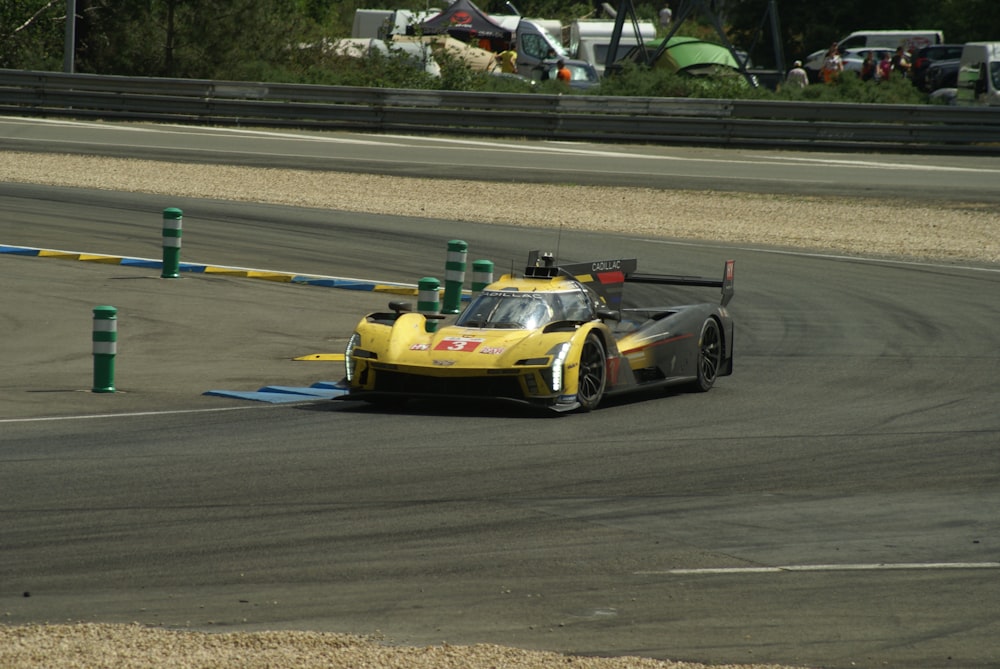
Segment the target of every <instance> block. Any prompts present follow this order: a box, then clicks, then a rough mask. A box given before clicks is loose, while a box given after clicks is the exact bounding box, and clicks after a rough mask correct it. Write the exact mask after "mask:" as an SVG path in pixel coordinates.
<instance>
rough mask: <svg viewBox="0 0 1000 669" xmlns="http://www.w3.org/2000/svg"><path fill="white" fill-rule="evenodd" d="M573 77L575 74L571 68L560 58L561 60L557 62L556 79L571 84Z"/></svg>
mask: <svg viewBox="0 0 1000 669" xmlns="http://www.w3.org/2000/svg"><path fill="white" fill-rule="evenodd" d="M572 78H573V75H572V74H571V73H570V71H569V68H568V67H566V62H565V61H563V60H562V59H560V60H559V62H558V63H556V79H558V80H559V81H561V82H563V83H564V84H566V85H567V86H569V82H570V80H571V79H572Z"/></svg>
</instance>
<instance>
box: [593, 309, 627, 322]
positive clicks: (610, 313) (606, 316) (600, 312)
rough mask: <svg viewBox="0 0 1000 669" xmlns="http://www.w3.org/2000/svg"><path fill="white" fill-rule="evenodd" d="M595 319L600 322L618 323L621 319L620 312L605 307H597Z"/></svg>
mask: <svg viewBox="0 0 1000 669" xmlns="http://www.w3.org/2000/svg"><path fill="white" fill-rule="evenodd" d="M597 317H598V318H600V319H601V320H602V321H620V320H621V319H622V315H621V313H620V312H618V311H615V310H614V309H608V308H607V307H598V308H597Z"/></svg>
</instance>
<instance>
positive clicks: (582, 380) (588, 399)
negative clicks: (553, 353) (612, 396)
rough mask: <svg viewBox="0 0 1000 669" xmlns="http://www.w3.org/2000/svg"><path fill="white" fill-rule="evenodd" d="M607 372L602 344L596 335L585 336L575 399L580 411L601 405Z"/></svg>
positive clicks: (605, 356)
mask: <svg viewBox="0 0 1000 669" xmlns="http://www.w3.org/2000/svg"><path fill="white" fill-rule="evenodd" d="M607 372H608V364H607V355H606V354H605V352H604V344H602V343H601V339H600V337H598V336H597V335H595V334H589V335H587V339H586V341H584V342H583V351H582V352H581V353H580V374H579V380H578V382H577V389H576V399H577V401H578V402H579V403H580V409H581V410H583V411H590V410H591V409H593V408H595V407H596V406H597V405H598V404H600V403H601V398H602V397H604V386H605V385H606V384H607Z"/></svg>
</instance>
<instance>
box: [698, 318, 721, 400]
mask: <svg viewBox="0 0 1000 669" xmlns="http://www.w3.org/2000/svg"><path fill="white" fill-rule="evenodd" d="M720 369H722V333H721V331H720V330H719V322H718V321H716V320H715V319H714V318H707V319H705V322H704V323H703V324H702V326H701V336H700V337H699V338H698V378H697V380H696V381H695V382H694V383H693V384H692V389H693V390H696V391H698V392H702V393H704V392H708V391H709V390H711V388H712V386H713V385H715V379H716V378H717V377H718V376H719V370H720Z"/></svg>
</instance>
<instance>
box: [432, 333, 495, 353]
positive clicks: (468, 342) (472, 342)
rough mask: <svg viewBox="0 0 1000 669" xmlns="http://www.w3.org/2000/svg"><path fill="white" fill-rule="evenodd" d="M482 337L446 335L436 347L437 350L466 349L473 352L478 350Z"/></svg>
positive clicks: (467, 351) (465, 350) (466, 351)
mask: <svg viewBox="0 0 1000 669" xmlns="http://www.w3.org/2000/svg"><path fill="white" fill-rule="evenodd" d="M482 343H483V340H482V339H466V338H465V337H445V338H444V339H442V340H441V341H439V342H438V343H437V345H436V346H435V347H434V350H435V351H464V352H465V353H471V352H472V351H475V350H476V347H478V346H479V345H480V344H482Z"/></svg>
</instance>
